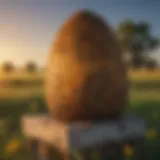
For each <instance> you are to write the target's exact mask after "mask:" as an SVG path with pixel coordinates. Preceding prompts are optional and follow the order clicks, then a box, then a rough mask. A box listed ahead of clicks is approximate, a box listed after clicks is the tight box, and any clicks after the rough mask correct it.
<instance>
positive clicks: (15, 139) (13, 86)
mask: <svg viewBox="0 0 160 160" xmlns="http://www.w3.org/2000/svg"><path fill="white" fill-rule="evenodd" d="M129 79H130V82H131V87H130V92H129V104H128V108H127V112H129V113H132V114H136V115H140V116H142V117H144V118H145V119H146V120H147V124H148V130H147V131H146V144H145V149H146V158H145V160H159V159H160V124H159V121H160V71H156V72H145V71H141V72H129ZM2 81H3V82H4V81H7V82H8V83H7V85H6V86H3V85H0V160H1V159H2V160H25V159H26V160H27V155H26V152H25V147H24V146H25V139H24V137H23V135H22V133H21V131H20V117H21V116H22V115H23V114H25V113H36V112H44V111H46V104H45V101H44V99H43V76H42V74H38V75H36V76H35V75H22V74H20V75H14V74H13V75H1V76H0V82H2ZM17 81H18V82H17ZM15 82H16V83H15ZM38 82H39V83H38ZM0 84H2V83H0Z"/></svg>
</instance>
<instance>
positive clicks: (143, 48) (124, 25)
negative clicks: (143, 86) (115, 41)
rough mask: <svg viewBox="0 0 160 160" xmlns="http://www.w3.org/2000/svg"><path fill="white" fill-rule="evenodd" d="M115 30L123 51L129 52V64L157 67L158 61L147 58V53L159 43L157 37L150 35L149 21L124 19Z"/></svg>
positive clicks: (136, 67) (141, 66) (135, 67)
mask: <svg viewBox="0 0 160 160" xmlns="http://www.w3.org/2000/svg"><path fill="white" fill-rule="evenodd" d="M117 32H118V36H119V41H120V44H121V47H122V49H123V51H124V53H130V56H131V59H130V61H129V62H128V64H129V66H131V67H133V68H134V69H140V68H144V67H145V68H147V69H155V68H157V67H158V62H157V61H156V60H155V59H153V58H149V54H150V53H152V51H153V50H154V49H156V48H157V47H158V45H159V39H158V37H155V36H153V35H152V30H151V24H149V22H146V21H140V22H137V23H136V22H134V21H132V20H124V21H122V22H121V23H120V25H119V26H118V29H117Z"/></svg>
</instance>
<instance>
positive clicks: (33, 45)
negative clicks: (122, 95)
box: [0, 0, 160, 65]
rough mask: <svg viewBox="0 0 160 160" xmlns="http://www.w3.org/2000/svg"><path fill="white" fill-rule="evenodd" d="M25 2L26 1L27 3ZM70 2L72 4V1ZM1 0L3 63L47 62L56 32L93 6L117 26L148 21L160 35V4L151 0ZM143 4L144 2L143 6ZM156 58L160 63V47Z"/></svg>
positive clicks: (0, 41)
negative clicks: (124, 21)
mask: <svg viewBox="0 0 160 160" xmlns="http://www.w3.org/2000/svg"><path fill="white" fill-rule="evenodd" d="M23 2H25V3H23ZM69 2H70V3H69ZM69 2H66V1H65V0H62V1H61V3H60V2H59V0H54V1H52V0H45V1H44V0H24V1H20V0H0V65H1V64H2V63H3V62H4V61H12V62H13V63H14V64H15V65H24V63H26V62H27V61H35V62H36V63H37V64H39V65H44V64H45V63H46V60H47V57H48V54H49V51H50V48H51V44H52V42H53V41H54V38H55V36H56V31H57V30H58V28H59V26H60V25H62V24H63V22H64V20H65V19H66V18H68V17H69V16H70V15H71V14H72V13H73V12H74V11H75V10H77V9H81V8H89V9H92V10H94V11H96V12H98V13H100V14H102V15H104V17H105V18H106V20H107V21H109V22H110V23H111V25H112V26H113V27H117V25H118V24H119V23H120V22H121V21H122V20H124V19H126V18H131V19H133V20H134V21H139V20H147V21H149V22H151V23H152V24H153V26H152V29H153V33H154V35H156V36H159V37H160V21H159V18H158V16H157V15H159V14H160V10H159V7H158V6H160V3H159V5H157V4H156V3H154V2H151V1H149V0H145V3H144V0H141V1H138V0H135V1H134V3H133V2H132V1H131V0H121V1H119V0H112V1H105V0H99V1H96V0H92V1H91V0H88V1H86V0H81V1H79V0H70V1H69ZM157 3H158V1H157ZM142 4H143V5H142ZM153 57H155V58H156V59H158V60H159V62H160V48H158V49H157V50H156V51H155V54H153Z"/></svg>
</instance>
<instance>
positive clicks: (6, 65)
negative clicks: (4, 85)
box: [2, 61, 15, 73]
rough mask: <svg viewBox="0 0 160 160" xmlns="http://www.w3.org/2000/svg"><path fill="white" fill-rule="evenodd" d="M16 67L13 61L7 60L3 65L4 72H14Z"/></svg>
mask: <svg viewBox="0 0 160 160" xmlns="http://www.w3.org/2000/svg"><path fill="white" fill-rule="evenodd" d="M14 69H15V66H14V64H13V63H12V62H9V61H8V62H5V63H4V64H3V65H2V71H3V72H6V73H10V72H13V71H14Z"/></svg>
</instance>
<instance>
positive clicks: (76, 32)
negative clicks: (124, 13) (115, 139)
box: [45, 10, 128, 122]
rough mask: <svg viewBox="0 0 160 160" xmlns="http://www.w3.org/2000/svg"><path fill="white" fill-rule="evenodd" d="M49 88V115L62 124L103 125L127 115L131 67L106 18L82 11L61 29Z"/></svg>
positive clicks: (51, 57) (50, 63) (49, 71)
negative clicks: (91, 122)
mask: <svg viewBox="0 0 160 160" xmlns="http://www.w3.org/2000/svg"><path fill="white" fill-rule="evenodd" d="M45 88H46V92H45V97H46V101H47V104H48V108H49V112H50V114H51V116H52V117H53V118H54V119H56V120H59V121H63V122H73V121H93V120H95V121H97V120H104V119H112V118H117V117H119V116H120V115H121V114H122V113H123V110H124V108H125V106H126V100H127V88H128V86H127V74H126V68H125V64H124V62H123V55H122V51H121V48H120V45H119V43H118V40H117V37H116V34H115V33H114V31H113V29H112V28H111V27H110V26H109V24H108V23H107V22H106V21H105V20H104V18H103V17H102V16H100V15H99V14H97V13H94V12H92V11H89V10H79V11H76V12H74V13H73V14H72V15H71V17H70V18H69V19H67V20H66V21H65V22H64V24H63V25H62V26H61V27H60V29H59V30H58V32H57V35H56V39H55V41H54V43H53V46H52V49H51V53H50V55H49V58H48V63H47V68H46V77H45Z"/></svg>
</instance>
